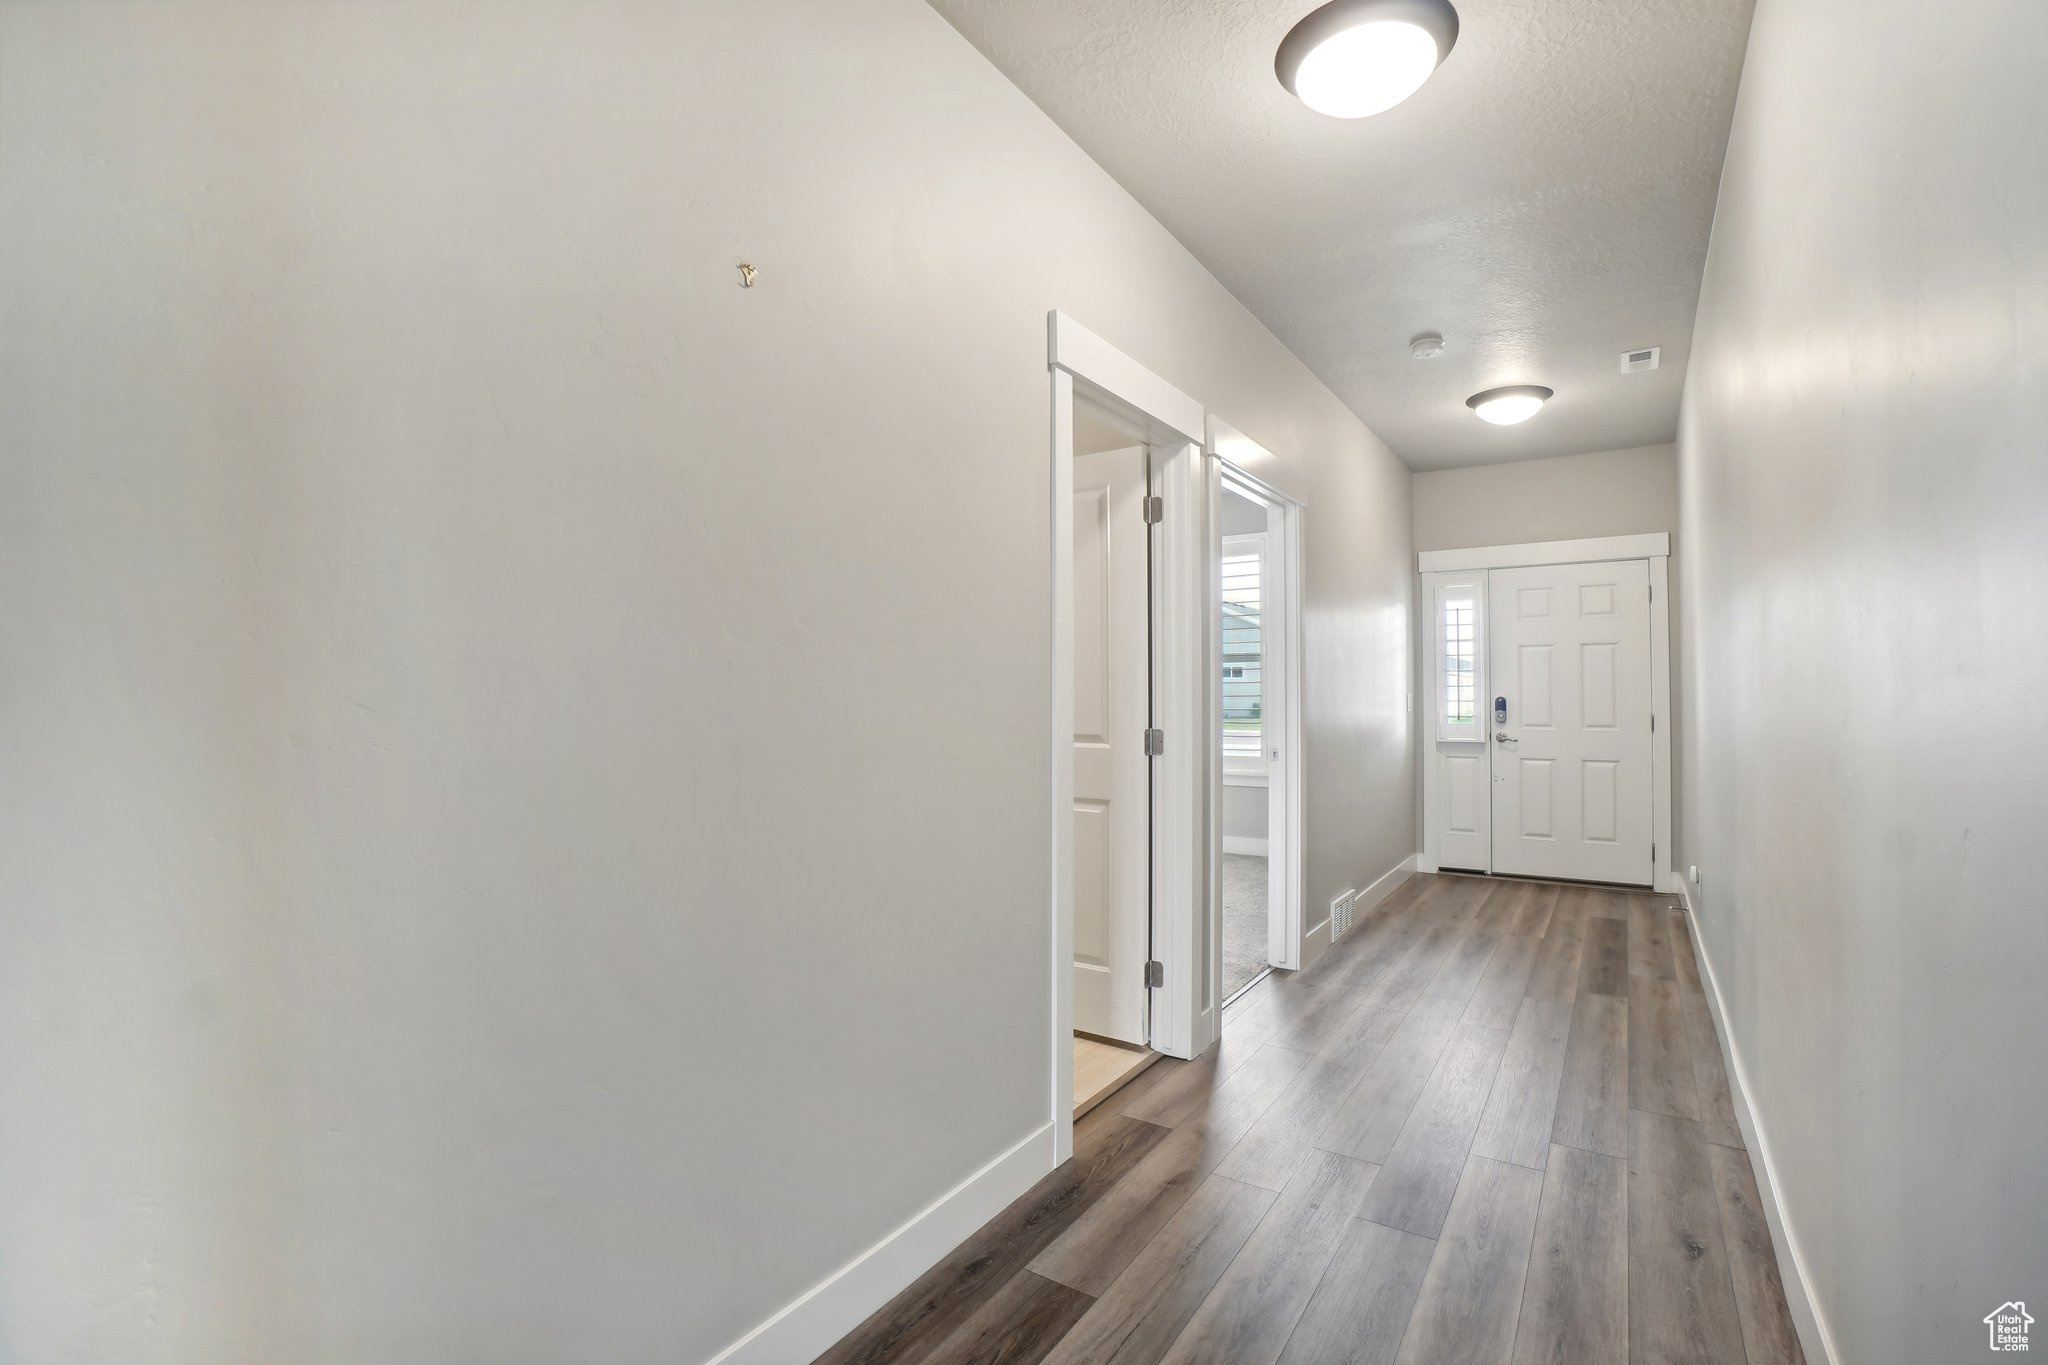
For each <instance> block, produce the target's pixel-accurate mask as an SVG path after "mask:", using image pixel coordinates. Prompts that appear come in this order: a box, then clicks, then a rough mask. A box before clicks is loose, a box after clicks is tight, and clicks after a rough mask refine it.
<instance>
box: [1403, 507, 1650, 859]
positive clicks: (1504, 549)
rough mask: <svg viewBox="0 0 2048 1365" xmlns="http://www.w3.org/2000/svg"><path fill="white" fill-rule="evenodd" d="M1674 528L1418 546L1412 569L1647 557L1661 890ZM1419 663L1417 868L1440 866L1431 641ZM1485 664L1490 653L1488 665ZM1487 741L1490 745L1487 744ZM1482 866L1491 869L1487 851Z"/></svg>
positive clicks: (1429, 617)
mask: <svg viewBox="0 0 2048 1365" xmlns="http://www.w3.org/2000/svg"><path fill="white" fill-rule="evenodd" d="M1670 555H1671V535H1670V533H1669V532H1666V531H1654V532H1648V533H1645V534H1642V535H1632V536H1597V537H1592V538H1588V539H1584V540H1545V541H1532V542H1529V543H1526V544H1521V545H1483V546H1476V547H1474V548H1472V549H1467V550H1423V551H1420V552H1418V553H1417V554H1416V556H1415V565H1416V569H1417V570H1418V571H1419V572H1420V573H1421V574H1424V575H1428V574H1434V573H1464V572H1478V573H1483V572H1484V571H1486V570H1488V569H1515V568H1525V567H1530V566H1534V565H1543V564H1586V563H1596V562H1599V561H1602V560H1611V559H1646V560H1648V561H1649V564H1650V707H1651V711H1652V715H1653V718H1654V723H1655V725H1656V730H1655V732H1654V735H1653V737H1652V740H1651V744H1650V763H1651V767H1652V769H1653V771H1652V773H1651V780H1650V800H1651V838H1652V841H1653V844H1654V847H1655V856H1654V857H1653V858H1652V860H1651V866H1650V875H1651V878H1652V881H1651V886H1652V888H1653V889H1655V890H1658V891H1664V890H1668V889H1670V888H1671V887H1672V885H1673V878H1672V870H1671V831H1672V826H1673V823H1674V822H1673V818H1672V810H1673V807H1672V781H1671V734H1672V731H1673V730H1674V729H1675V728H1676V722H1675V721H1674V718H1673V716H1672V713H1671V559H1670ZM1430 581H1431V580H1429V579H1428V578H1426V577H1425V578H1424V580H1423V583H1424V587H1423V593H1422V598H1421V604H1420V615H1421V616H1422V617H1423V620H1424V626H1423V629H1424V630H1426V631H1428V632H1431V633H1432V634H1433V633H1434V632H1435V630H1436V614H1435V606H1434V602H1433V601H1432V600H1431V598H1430V595H1429V590H1428V584H1429V583H1430ZM1416 656H1417V657H1416V666H1417V669H1418V671H1419V672H1420V674H1421V676H1420V677H1419V678H1418V680H1417V686H1416V693H1415V695H1416V696H1417V697H1418V698H1421V699H1422V704H1421V705H1420V706H1418V707H1417V710H1418V711H1419V712H1420V713H1421V717H1422V719H1421V723H1420V726H1419V728H1418V730H1417V734H1416V743H1417V749H1416V752H1417V753H1418V754H1421V755H1423V756H1424V759H1425V761H1424V764H1423V796H1422V799H1423V815H1422V856H1421V857H1420V858H1418V859H1417V860H1416V866H1417V869H1418V870H1420V871H1423V872H1435V871H1437V870H1438V867H1439V864H1438V861H1437V854H1438V850H1437V829H1436V821H1437V819H1438V818H1439V813H1438V811H1437V808H1436V800H1437V796H1438V792H1437V790H1436V784H1435V782H1434V781H1432V777H1433V775H1434V769H1435V766H1436V765H1435V764H1434V763H1432V762H1429V761H1428V759H1429V758H1430V757H1431V756H1432V755H1433V754H1434V753H1435V744H1436V706H1437V698H1438V694H1437V684H1438V679H1437V678H1436V677H1435V676H1434V672H1435V670H1434V668H1433V666H1432V660H1434V658H1435V657H1436V656H1435V652H1434V649H1433V648H1431V647H1428V645H1427V642H1425V647H1424V648H1421V649H1418V650H1417V651H1416ZM1488 666H1489V667H1490V661H1489V665H1488ZM1482 696H1485V697H1490V696H1492V692H1491V690H1490V682H1489V689H1483V690H1482ZM1485 747H1486V748H1487V749H1489V750H1490V749H1491V747H1492V746H1490V745H1488V746H1485ZM1486 762H1487V766H1488V769H1489V771H1490V770H1491V764H1492V755H1491V753H1490V752H1489V753H1488V755H1487V760H1486ZM1486 870H1487V871H1489V872H1491V871H1492V870H1493V869H1492V863H1491V860H1490V859H1489V862H1488V865H1487V868H1486Z"/></svg>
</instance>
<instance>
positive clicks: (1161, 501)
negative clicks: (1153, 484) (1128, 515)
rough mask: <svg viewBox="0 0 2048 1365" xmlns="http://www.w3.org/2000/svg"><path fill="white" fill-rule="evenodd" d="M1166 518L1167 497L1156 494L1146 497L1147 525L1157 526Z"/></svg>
mask: <svg viewBox="0 0 2048 1365" xmlns="http://www.w3.org/2000/svg"><path fill="white" fill-rule="evenodd" d="M1165 520H1166V499H1165V498H1163V497H1160V496H1158V495H1156V494H1155V495H1153V496H1152V497H1149V498H1147V499H1145V524H1146V525H1147V526H1157V525H1158V524H1159V523H1160V522H1162V521H1165Z"/></svg>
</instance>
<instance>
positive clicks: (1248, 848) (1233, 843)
mask: <svg viewBox="0 0 2048 1365" xmlns="http://www.w3.org/2000/svg"><path fill="white" fill-rule="evenodd" d="M1223 851H1224V852H1225V853H1249V854H1252V855H1253V856H1254V857H1259V858H1263V857H1265V856H1266V841H1265V840H1264V839H1254V838H1252V837H1250V836H1249V835H1244V834H1226V835H1224V836H1223Z"/></svg>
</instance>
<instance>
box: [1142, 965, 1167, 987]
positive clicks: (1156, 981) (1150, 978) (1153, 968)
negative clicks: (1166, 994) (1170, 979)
mask: <svg viewBox="0 0 2048 1365" xmlns="http://www.w3.org/2000/svg"><path fill="white" fill-rule="evenodd" d="M1165 984H1166V964H1165V963H1164V962H1161V961H1160V960H1159V959H1157V958H1154V959H1153V960H1152V961H1150V962H1147V963H1146V964H1145V985H1146V988H1147V989H1150V990H1157V989H1158V988H1159V987H1161V986H1164V985H1165Z"/></svg>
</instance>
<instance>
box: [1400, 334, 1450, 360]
mask: <svg viewBox="0 0 2048 1365" xmlns="http://www.w3.org/2000/svg"><path fill="white" fill-rule="evenodd" d="M1443 353H1444V339H1443V338H1442V337H1440V336H1438V335H1437V334H1436V333H1435V332H1424V333H1423V334H1422V335H1421V336H1419V337H1416V338H1415V339H1414V340H1412V341H1410V342H1409V343H1408V354H1409V355H1412V356H1414V357H1415V358H1416V359H1417V360H1435V359H1436V358H1437V357H1438V356H1440V355H1442V354H1443Z"/></svg>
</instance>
